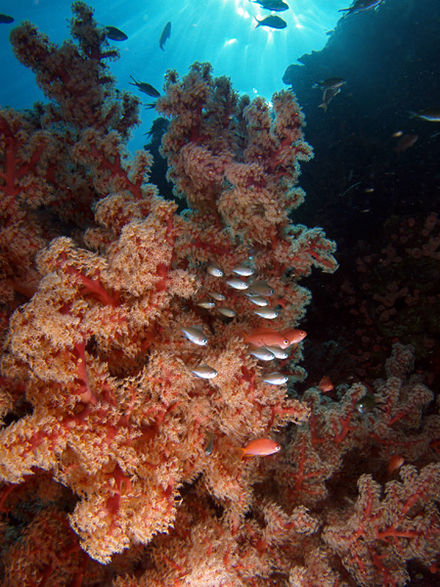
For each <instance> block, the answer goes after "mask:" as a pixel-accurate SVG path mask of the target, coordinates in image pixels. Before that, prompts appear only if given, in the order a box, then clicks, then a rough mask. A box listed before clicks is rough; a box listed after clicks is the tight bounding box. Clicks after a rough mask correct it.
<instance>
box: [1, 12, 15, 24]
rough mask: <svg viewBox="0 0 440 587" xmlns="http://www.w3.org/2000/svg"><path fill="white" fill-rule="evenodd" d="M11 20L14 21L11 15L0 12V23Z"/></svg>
mask: <svg viewBox="0 0 440 587" xmlns="http://www.w3.org/2000/svg"><path fill="white" fill-rule="evenodd" d="M11 22H14V19H13V18H12V16H8V15H7V14H0V23H1V24H11Z"/></svg>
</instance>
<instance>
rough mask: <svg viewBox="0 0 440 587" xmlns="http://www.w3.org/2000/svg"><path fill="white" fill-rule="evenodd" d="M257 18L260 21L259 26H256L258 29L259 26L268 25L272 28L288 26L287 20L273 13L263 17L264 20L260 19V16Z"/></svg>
mask: <svg viewBox="0 0 440 587" xmlns="http://www.w3.org/2000/svg"><path fill="white" fill-rule="evenodd" d="M255 20H256V21H257V22H258V24H257V26H256V27H255V28H256V29H257V28H258V27H259V26H267V27H270V28H271V29H285V28H286V26H287V22H286V21H285V20H283V19H282V18H280V17H279V16H274V15H273V14H271V15H270V16H266V18H263V20H258V18H256V19H255Z"/></svg>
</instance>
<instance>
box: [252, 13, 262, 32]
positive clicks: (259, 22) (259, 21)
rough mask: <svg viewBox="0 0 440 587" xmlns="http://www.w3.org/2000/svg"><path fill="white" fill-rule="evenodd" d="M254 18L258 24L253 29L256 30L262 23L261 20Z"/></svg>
mask: <svg viewBox="0 0 440 587" xmlns="http://www.w3.org/2000/svg"><path fill="white" fill-rule="evenodd" d="M254 18H255V20H256V21H257V22H258V24H257V25H256V27H255V28H256V29H257V28H258V27H259V26H261V23H262V21H261V20H258V18H257V17H256V16H254Z"/></svg>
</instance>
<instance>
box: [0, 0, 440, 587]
mask: <svg viewBox="0 0 440 587" xmlns="http://www.w3.org/2000/svg"><path fill="white" fill-rule="evenodd" d="M71 31H72V37H73V39H74V41H68V42H65V43H63V45H62V46H60V47H58V46H56V45H54V44H52V43H51V42H50V41H49V40H48V39H47V38H46V37H45V36H44V35H43V34H41V33H40V32H38V31H37V30H36V29H35V27H34V26H33V25H31V24H29V23H23V24H21V25H20V26H18V27H17V28H15V29H14V30H13V31H12V34H11V42H12V45H13V48H14V51H15V53H16V55H17V57H18V59H19V60H20V61H21V62H22V63H24V64H25V65H27V66H28V67H30V68H31V69H32V70H33V71H34V72H35V74H36V78H37V82H38V84H39V85H40V87H41V88H42V89H43V90H44V92H45V93H46V95H47V97H48V98H49V100H50V101H49V102H48V103H46V104H36V105H35V107H34V108H33V109H32V110H31V111H25V112H17V111H14V110H12V109H2V110H0V152H1V156H0V169H1V171H0V191H1V200H0V209H1V216H2V228H1V233H0V238H1V257H0V259H1V295H2V313H1V327H2V341H3V356H2V377H1V395H0V415H2V417H3V427H2V429H1V431H0V478H1V482H2V485H1V486H0V514H1V522H0V532H1V542H2V563H1V566H0V572H1V575H2V581H3V583H4V584H5V585H11V586H13V585H17V586H18V585H20V586H21V585H38V586H42V585H104V584H105V585H110V584H113V585H116V586H118V587H123V586H124V587H128V586H135V585H149V586H150V585H151V586H152V585H157V586H164V585H165V586H167V585H173V586H184V585H191V586H216V585H219V586H220V585H226V586H235V585H246V586H247V585H250V586H254V585H255V586H256V585H299V586H315V585H316V586H327V585H328V586H333V585H362V586H364V585H365V586H368V585H390V586H391V585H404V584H405V583H406V582H407V581H408V580H409V575H408V569H407V563H408V561H412V562H411V564H417V565H419V567H420V568H422V569H425V570H426V572H431V573H436V572H437V564H438V554H439V548H440V518H439V513H438V508H437V502H438V500H439V497H440V465H439V464H438V454H439V449H438V447H439V441H440V417H439V416H438V415H436V414H434V413H433V412H434V410H432V409H431V411H430V412H429V413H427V412H426V408H427V406H428V405H429V404H431V405H432V400H433V394H432V392H431V391H430V390H429V389H428V388H427V387H426V386H424V385H423V384H422V383H421V381H420V380H419V379H418V378H417V376H415V375H412V367H413V361H414V358H413V352H412V349H411V347H405V346H403V345H400V344H396V345H395V346H394V349H393V353H392V356H391V358H390V359H389V360H388V361H387V363H386V369H385V378H384V379H382V380H378V381H377V382H376V384H375V385H374V387H372V386H370V387H369V388H368V389H367V387H365V386H364V385H363V384H362V383H360V382H359V383H353V384H352V385H351V386H350V385H349V384H346V385H344V384H342V385H338V386H337V388H336V389H334V390H332V391H331V393H330V392H328V391H329V390H331V388H332V385H330V384H327V383H326V385H321V388H318V387H312V388H310V389H308V390H307V391H306V392H305V393H304V394H302V396H299V395H298V394H297V393H296V392H295V382H296V381H299V380H301V379H303V378H304V375H305V374H304V371H303V369H302V368H301V366H300V365H299V363H300V361H301V357H302V342H301V341H302V340H303V338H304V337H305V336H306V333H305V332H303V331H302V330H300V323H301V319H302V318H303V317H304V315H305V308H306V306H307V304H308V303H309V302H310V293H309V291H308V290H307V289H305V288H304V287H302V286H300V285H299V282H300V280H301V278H302V277H304V276H307V275H309V274H310V272H311V270H312V268H313V267H315V268H319V269H322V270H324V271H327V272H332V271H334V270H335V269H336V267H337V263H336V261H335V259H334V257H333V253H334V251H335V245H334V243H333V242H331V241H329V240H327V239H326V238H325V235H324V233H323V231H322V230H321V229H319V228H313V229H307V228H306V227H305V226H301V225H294V224H292V223H291V221H290V220H289V214H290V213H291V212H292V211H293V210H294V209H295V208H296V207H297V206H299V205H300V204H301V202H302V200H303V198H304V193H303V192H302V190H301V189H300V188H299V187H297V180H298V176H299V163H300V162H302V161H307V160H308V159H309V158H310V157H311V154H312V151H311V148H310V146H309V145H308V144H307V143H305V142H304V140H303V134H302V126H303V117H302V114H301V111H300V110H299V108H298V106H297V104H296V102H295V98H294V96H293V94H292V93H291V92H286V91H282V92H279V93H277V94H275V95H274V96H273V99H272V106H271V107H269V105H268V104H267V103H266V102H265V101H264V100H263V99H260V98H256V99H255V100H253V101H249V99H248V98H246V97H238V95H237V94H236V93H235V92H234V91H233V90H232V88H231V84H230V82H229V80H228V79H227V78H224V77H221V78H214V77H212V75H211V68H210V66H209V64H201V63H195V64H194V65H193V66H192V67H191V69H190V71H189V73H188V75H186V76H185V77H184V78H182V79H181V78H179V76H178V74H177V73H176V72H175V71H169V72H168V73H167V75H166V80H165V86H164V95H163V96H162V97H160V98H159V99H158V101H157V106H156V107H157V110H158V111H159V112H160V113H161V114H162V115H164V116H166V117H168V118H169V119H170V125H169V128H168V130H167V132H166V134H165V136H164V138H163V143H162V151H163V154H164V156H165V157H166V158H167V160H168V166H169V170H168V176H169V178H170V179H171V180H172V182H173V183H174V186H175V194H176V199H177V198H180V199H184V201H185V203H186V205H187V206H188V209H186V210H185V211H184V212H182V213H178V206H177V203H176V201H171V200H166V199H164V198H162V197H161V196H160V195H158V193H157V189H156V188H155V186H154V185H152V184H150V183H148V174H149V169H150V166H151V164H152V157H151V155H150V154H149V153H148V152H147V151H141V152H138V153H136V155H135V156H134V157H133V158H129V157H128V155H127V153H126V151H125V150H124V143H125V142H126V140H127V137H128V135H129V132H130V129H131V128H132V127H133V125H135V124H137V123H138V122H139V120H138V107H139V103H138V101H137V100H136V99H135V98H133V97H132V96H130V95H129V94H126V93H122V92H117V91H116V90H115V89H114V82H113V79H112V78H111V76H110V75H109V71H108V69H107V66H106V65H105V64H104V62H105V60H106V59H109V58H115V57H117V52H116V51H115V50H113V49H112V48H111V47H110V45H109V44H108V41H107V39H106V34H105V29H103V28H100V27H98V26H97V25H96V23H95V22H94V20H93V16H92V11H91V10H90V9H89V8H88V7H87V6H86V5H85V4H83V3H82V2H75V3H74V4H73V19H72V23H71Z"/></svg>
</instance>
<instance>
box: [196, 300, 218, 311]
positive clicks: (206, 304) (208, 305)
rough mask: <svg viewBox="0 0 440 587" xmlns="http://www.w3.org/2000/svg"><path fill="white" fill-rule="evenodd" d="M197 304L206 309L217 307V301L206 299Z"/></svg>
mask: <svg viewBox="0 0 440 587" xmlns="http://www.w3.org/2000/svg"><path fill="white" fill-rule="evenodd" d="M197 305H198V306H199V308H203V309H204V310H212V308H215V302H208V301H204V302H198V304H197Z"/></svg>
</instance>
